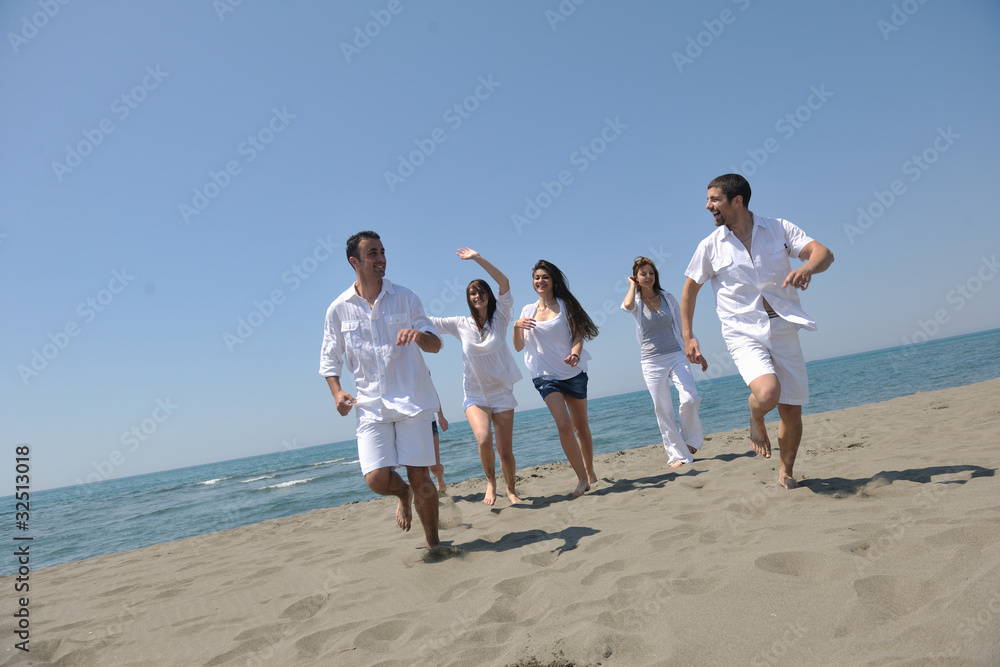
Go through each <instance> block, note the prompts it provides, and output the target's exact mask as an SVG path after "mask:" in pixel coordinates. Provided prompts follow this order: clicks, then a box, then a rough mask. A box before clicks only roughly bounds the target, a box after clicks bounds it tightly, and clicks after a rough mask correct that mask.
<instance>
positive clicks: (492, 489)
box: [483, 480, 497, 507]
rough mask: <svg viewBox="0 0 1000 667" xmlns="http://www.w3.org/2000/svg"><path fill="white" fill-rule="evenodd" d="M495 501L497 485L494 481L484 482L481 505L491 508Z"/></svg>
mask: <svg viewBox="0 0 1000 667" xmlns="http://www.w3.org/2000/svg"><path fill="white" fill-rule="evenodd" d="M496 501H497V483H496V482H495V481H490V480H486V495H485V496H484V497H483V503H484V504H486V505H489V506H490V507H492V506H493V505H494V504H495V503H496Z"/></svg>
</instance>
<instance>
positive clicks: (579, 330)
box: [514, 259, 597, 496]
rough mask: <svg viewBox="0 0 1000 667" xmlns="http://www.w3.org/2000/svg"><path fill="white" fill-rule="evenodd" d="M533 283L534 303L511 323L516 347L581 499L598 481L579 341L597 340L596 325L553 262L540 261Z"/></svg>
mask: <svg viewBox="0 0 1000 667" xmlns="http://www.w3.org/2000/svg"><path fill="white" fill-rule="evenodd" d="M531 280H532V285H533V286H534V288H535V292H536V293H537V294H538V301H537V302H535V303H529V304H528V305H527V306H525V307H524V308H522V309H521V317H520V318H518V319H517V320H516V321H515V322H514V349H515V350H517V351H518V352H520V351H521V350H524V365H525V366H527V367H528V372H529V373H531V377H532V382H534V384H535V389H537V390H538V393H539V394H541V396H542V400H543V401H545V405H546V406H547V407H548V408H549V412H551V413H552V417H553V419H555V421H556V428H557V429H558V430H559V444H561V445H562V448H563V452H564V453H565V454H566V459H567V460H568V461H569V464H570V465H571V466H572V467H573V472H575V473H576V476H577V480H578V483H577V486H576V489H575V490H574V491H573V495H574V496H580V495H583V494H584V493H586V492H587V491H589V490H590V485H591V484H593V483H594V482H596V481H597V475H596V473H594V440H593V438H592V437H591V435H590V424H589V423H588V421H587V360H588V359H590V354H588V353H587V352H585V351H584V349H583V341H585V340H591V339H592V338H595V337H596V336H597V325H595V324H594V322H593V320H591V319H590V316H589V315H587V312H586V311H585V310H584V309H583V306H581V305H580V302H579V301H577V300H576V297H574V296H573V294H572V292H570V291H569V285H567V283H566V278H565V276H563V273H562V271H560V270H559V269H558V267H556V265H555V264H552V263H551V262H547V261H545V260H544V259H540V260H538V262H537V263H536V264H535V266H534V268H533V269H532V272H531Z"/></svg>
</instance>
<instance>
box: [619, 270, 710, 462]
mask: <svg viewBox="0 0 1000 667" xmlns="http://www.w3.org/2000/svg"><path fill="white" fill-rule="evenodd" d="M628 281H629V287H628V293H627V294H626V295H625V300H624V301H623V302H622V310H624V311H625V312H627V313H631V314H632V316H633V317H634V318H635V335H636V338H638V339H639V349H640V354H641V358H642V375H643V377H644V378H645V379H646V387H647V388H648V389H649V393H650V395H651V396H652V397H653V411H654V412H655V413H656V422H657V424H658V425H659V427H660V435H661V436H662V438H663V448H664V449H665V450H666V451H667V457H668V458H667V463H669V465H670V467H671V468H676V467H678V466H682V465H684V464H685V463H691V461H692V460H693V459H692V458H691V455H692V454H694V453H695V452H696V451H698V450H699V449H701V444H702V439H703V438H702V430H701V419H700V418H699V417H698V405H699V404H700V403H701V397H699V396H698V389H697V388H696V387H695V384H694V376H692V375H691V370H690V369H689V368H688V365H687V357H686V356H685V354H684V338H683V337H682V336H681V312H680V306H678V304H677V299H675V298H674V295H673V294H671V293H670V292H666V291H664V290H663V288H662V287H660V272H659V271H657V270H656V265H655V264H653V260H651V259H649V258H648V257H636V258H635V262H634V263H633V264H632V275H631V276H629V277H628ZM701 363H702V370H705V369H707V368H708V362H707V361H705V360H704V359H702V362H701ZM670 383H673V385H674V387H676V389H677V395H678V397H679V398H680V410H679V412H680V429H678V428H677V424H676V423H675V422H674V403H673V400H672V399H671V398H670Z"/></svg>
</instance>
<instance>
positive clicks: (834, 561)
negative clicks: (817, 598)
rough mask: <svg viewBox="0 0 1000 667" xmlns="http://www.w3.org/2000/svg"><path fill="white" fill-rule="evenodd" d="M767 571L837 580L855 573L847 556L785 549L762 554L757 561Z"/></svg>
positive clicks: (821, 579)
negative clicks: (839, 556)
mask: <svg viewBox="0 0 1000 667" xmlns="http://www.w3.org/2000/svg"><path fill="white" fill-rule="evenodd" d="M755 564H756V565H757V567H758V568H760V569H761V570H764V571H765V572H772V573H774V574H782V575H785V576H788V577H799V578H802V579H810V580H812V581H837V580H842V579H844V578H845V577H847V576H849V575H851V574H853V573H854V571H853V569H852V568H851V565H850V561H849V560H848V559H847V558H846V557H841V558H838V557H836V556H831V555H828V554H822V553H812V552H808V551H783V552H779V553H773V554H768V555H766V556H761V557H760V558H758V559H757V560H756V562H755Z"/></svg>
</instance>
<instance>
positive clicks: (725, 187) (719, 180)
mask: <svg viewBox="0 0 1000 667" xmlns="http://www.w3.org/2000/svg"><path fill="white" fill-rule="evenodd" d="M712 188H719V189H720V190H722V194H724V195H726V200H727V201H732V200H733V197H735V196H736V195H740V196H741V197H743V205H744V206H747V207H749V206H750V183H748V182H747V179H745V178H743V177H742V176H741V175H739V174H723V175H722V176H718V177H716V178H714V179H712V182H711V183H709V184H708V189H709V190H711V189H712Z"/></svg>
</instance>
